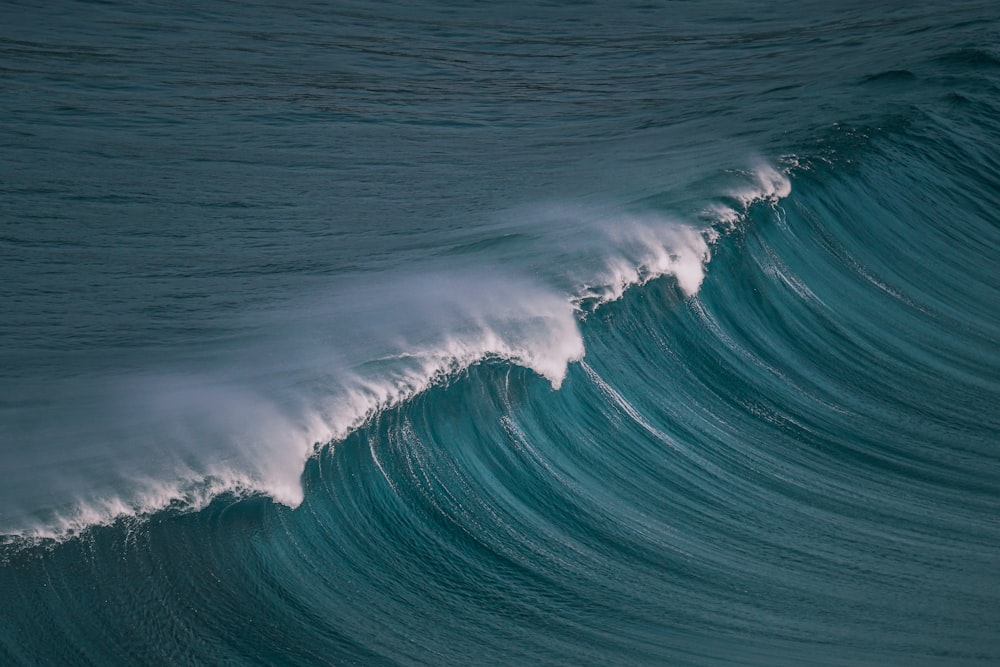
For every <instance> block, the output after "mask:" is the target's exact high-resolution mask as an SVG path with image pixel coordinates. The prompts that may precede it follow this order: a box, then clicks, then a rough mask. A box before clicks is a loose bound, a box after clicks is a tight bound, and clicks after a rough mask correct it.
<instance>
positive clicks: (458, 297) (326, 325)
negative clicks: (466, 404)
mask: <svg viewBox="0 0 1000 667" xmlns="http://www.w3.org/2000/svg"><path fill="white" fill-rule="evenodd" d="M741 179H742V180H743V181H744V184H743V185H741V186H739V187H737V188H734V189H732V190H731V191H730V192H728V193H725V194H724V195H723V197H722V198H721V199H720V201H719V202H718V203H715V204H713V205H711V206H710V207H709V208H708V209H706V211H707V213H706V220H707V223H708V224H694V223H690V222H681V221H678V220H676V219H674V218H671V217H668V216H663V215H660V214H654V213H649V212H647V213H625V212H622V213H618V214H610V215H609V214H607V213H606V212H599V213H596V214H595V213H594V212H589V213H588V212H586V211H581V210H579V209H574V208H568V209H565V210H562V211H561V212H560V214H561V215H564V216H570V217H574V216H575V218H576V219H579V220H580V221H581V222H580V224H581V225H583V227H584V228H585V229H586V230H588V231H587V235H586V236H585V238H583V239H582V240H579V239H578V240H577V242H576V245H575V246H574V248H575V250H573V251H572V252H570V253H569V254H568V255H564V256H563V257H562V259H564V260H565V259H567V258H568V259H571V260H572V261H571V262H570V263H569V265H568V266H565V267H564V266H563V265H562V264H559V265H558V266H560V267H561V270H562V271H563V272H564V273H565V274H566V276H567V277H568V278H569V282H568V285H571V286H572V287H571V288H570V289H569V290H568V291H563V290H561V289H558V288H554V287H552V286H550V285H547V284H546V282H545V281H544V280H535V279H526V278H523V277H516V276H512V275H508V274H502V273H498V272H495V271H487V270H483V269H475V270H473V269H469V268H464V269H458V270H453V271H430V272H424V273H417V274H413V275H407V276H397V277H395V278H392V277H383V278H382V279H381V280H380V281H373V282H369V283H366V284H361V285H354V286H347V287H345V288H341V289H340V290H339V291H337V292H335V293H334V294H333V295H332V296H330V297H322V296H316V295H313V296H312V297H309V298H308V299H303V300H302V301H301V302H299V303H296V304H294V306H293V308H292V309H289V310H287V311H284V312H278V313H276V314H274V322H273V323H272V324H271V325H269V326H272V327H273V328H275V329H282V330H287V329H288V327H289V323H294V324H296V325H297V327H296V328H297V329H302V330H305V331H308V333H307V334H303V333H293V334H285V333H282V334H280V335H277V336H275V337H273V338H270V339H268V340H266V341H264V342H263V343H261V344H260V345H258V346H257V347H255V348H253V349H251V350H249V351H247V352H245V353H244V356H239V355H237V356H236V357H235V358H234V359H232V360H230V362H229V367H228V368H222V370H220V371H216V372H215V374H214V375H204V374H198V373H188V374H160V375H156V374H147V375H144V376H141V377H138V378H133V379H131V380H128V381H126V382H124V383H123V384H122V388H121V392H122V393H123V394H125V395H127V396H128V397H129V398H128V399H127V400H126V401H124V403H123V405H120V406H118V410H119V414H120V413H121V412H127V413H128V414H133V415H134V414H144V415H147V416H148V424H147V423H141V422H139V423H135V422H129V423H130V425H131V429H132V430H129V428H125V429H124V432H122V433H116V436H117V437H121V438H125V439H133V440H134V442H135V443H136V444H137V446H139V447H144V448H147V449H148V450H149V451H159V452H167V453H168V455H167V456H165V457H164V460H165V461H166V463H161V464H160V466H161V467H160V469H158V470H156V469H145V470H146V471H145V472H143V470H144V468H143V466H142V465H139V466H138V470H131V469H128V467H127V466H126V465H125V464H124V463H123V464H121V466H120V467H119V469H118V470H117V471H116V472H117V474H119V476H120V477H121V478H123V479H127V480H128V487H129V490H127V491H124V492H122V493H118V494H106V495H103V496H89V497H78V498H76V499H75V500H73V501H71V502H64V503H62V504H61V505H60V507H59V508H58V509H55V510H49V511H48V512H46V513H45V514H44V515H39V514H36V515H35V518H34V519H31V520H29V521H28V522H27V525H25V526H21V527H16V528H14V529H6V539H7V540H8V541H10V540H12V539H46V540H47V539H64V538H68V537H72V536H74V535H77V534H79V533H80V532H81V531H83V530H85V529H86V528H87V527H88V526H92V525H107V524H110V523H113V522H114V521H116V520H118V519H121V518H124V517H144V516H148V515H150V514H153V513H155V512H158V511H162V510H165V509H168V508H171V509H177V510H183V511H189V510H192V511H193V510H198V509H200V508H202V507H204V506H205V505H206V504H207V502H209V501H210V500H211V499H212V498H213V497H215V496H218V495H220V494H223V493H233V494H236V495H238V496H246V495H249V494H256V493H262V494H266V495H268V496H270V497H271V498H272V499H274V500H275V501H276V502H279V503H281V504H284V505H287V506H289V507H296V506H298V505H299V504H300V503H301V502H302V500H303V493H304V491H303V488H302V483H301V479H300V478H301V474H302V470H303V466H304V465H305V463H306V461H307V460H308V458H309V457H310V456H312V455H314V454H315V453H316V452H317V451H319V450H320V449H322V448H324V447H326V446H329V445H332V444H336V443H337V442H339V441H341V440H343V439H344V438H346V437H347V436H348V435H349V434H350V433H351V432H353V431H354V430H355V429H357V428H359V427H360V426H362V425H363V424H365V423H366V422H367V421H369V420H371V419H372V418H373V417H375V416H376V415H378V414H379V413H381V412H383V411H385V410H387V409H391V408H392V407H394V406H397V405H399V404H401V403H404V402H405V401H408V400H410V399H412V398H413V397H414V396H416V395H418V394H420V393H422V392H424V391H426V390H428V389H429V388H431V387H434V386H436V385H440V384H444V383H447V382H449V381H450V380H451V379H452V378H454V377H456V376H458V375H460V374H461V373H462V372H464V371H465V370H466V369H468V368H469V367H471V366H473V365H475V364H477V363H480V362H482V361H484V360H488V359H497V360H501V361H504V362H507V363H511V364H515V365H519V366H523V367H525V368H528V369H530V370H532V371H534V372H535V373H537V374H538V375H539V376H541V377H543V378H545V379H546V380H547V381H548V382H549V384H550V385H551V386H552V388H553V389H554V390H558V389H559V388H560V387H561V385H562V383H563V381H564V379H565V377H566V373H567V369H568V366H569V364H571V363H574V362H577V361H580V360H582V359H583V357H584V355H585V352H586V351H585V348H584V341H583V337H582V335H581V332H580V328H579V322H580V320H581V319H583V318H586V316H587V315H588V313H591V312H593V311H594V310H596V309H597V308H599V307H600V306H601V305H602V304H606V303H608V302H611V301H615V300H617V299H619V298H621V296H622V295H623V294H624V293H625V292H626V291H627V290H628V289H630V288H632V287H634V286H638V285H643V284H645V283H648V282H649V281H651V280H654V279H657V278H660V277H663V276H671V277H672V278H673V279H674V280H675V281H676V284H677V287H678V289H679V290H680V292H681V293H682V294H683V295H684V296H685V297H687V298H693V297H695V296H696V295H697V294H698V292H699V290H700V288H701V285H702V283H703V282H704V279H705V275H706V267H707V265H708V263H709V262H710V261H711V256H712V248H713V246H714V245H715V244H716V243H717V242H718V240H719V239H720V238H721V237H722V236H723V235H724V234H726V233H728V232H730V231H732V230H733V229H735V228H736V225H737V221H739V220H740V219H743V218H744V217H745V216H746V214H747V212H748V211H749V209H750V207H752V206H754V205H755V204H757V203H768V204H771V205H774V204H776V203H777V202H778V201H779V200H780V199H781V198H783V197H786V196H788V194H789V193H790V191H791V183H790V181H789V179H788V177H787V175H786V174H785V173H783V172H781V171H779V170H777V169H774V168H772V167H770V166H766V165H764V166H760V167H758V168H757V169H755V170H751V171H748V172H742V174H741ZM303 313H306V315H303ZM345 322H348V323H349V324H346V325H345ZM345 331H349V332H350V333H349V335H346V337H345V333H344V332H345ZM248 354H249V355H253V356H252V358H251V357H249V356H246V355H248ZM247 368H251V369H253V372H252V373H249V372H248V371H247V370H246V369H247ZM293 381H294V382H293ZM290 382H293V384H291V385H290V384H289V383H290ZM110 418H112V419H113V418H114V415H113V414H112V415H110ZM151 425H152V426H154V427H155V428H152V429H151V428H150V426H151ZM148 431H152V433H149V432H148ZM206 443H209V444H210V446H211V447H213V448H214V450H212V451H214V452H215V454H216V458H214V459H213V458H212V455H211V452H210V453H209V454H205V447H206ZM139 463H140V464H141V463H142V462H141V461H140V462H139ZM168 480H172V481H168Z"/></svg>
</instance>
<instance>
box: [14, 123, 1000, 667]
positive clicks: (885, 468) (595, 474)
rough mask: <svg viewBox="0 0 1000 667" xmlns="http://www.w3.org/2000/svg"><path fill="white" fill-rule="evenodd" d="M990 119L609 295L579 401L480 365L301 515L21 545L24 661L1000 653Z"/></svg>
mask: <svg viewBox="0 0 1000 667" xmlns="http://www.w3.org/2000/svg"><path fill="white" fill-rule="evenodd" d="M961 121H962V117H961V116H958V117H952V118H940V117H936V116H932V115H924V116H916V117H911V118H910V119H909V120H907V121H906V122H903V123H899V124H897V125H895V126H892V127H888V128H886V129H882V130H878V129H875V128H870V127H864V126H857V127H853V128H850V129H849V130H848V129H847V128H842V129H839V130H835V131H834V132H833V133H832V134H831V136H830V137H829V138H828V139H827V140H826V141H827V143H826V146H827V148H828V149H829V150H828V151H827V152H826V153H823V152H819V153H817V156H813V157H812V158H807V157H800V158H799V159H798V161H797V166H796V167H795V168H794V169H793V170H792V172H791V181H792V183H793V184H794V190H793V191H792V192H791V193H789V194H788V196H786V197H784V198H777V197H760V196H758V197H756V198H752V199H748V200H747V206H746V209H745V210H744V211H743V215H742V216H741V217H739V218H735V219H733V220H732V221H731V222H732V226H731V228H724V229H723V231H726V233H723V234H720V235H719V237H718V238H717V239H715V240H714V241H713V245H712V246H711V250H712V256H713V260H712V264H711V272H710V273H709V274H708V275H707V276H705V278H704V280H703V282H701V283H700V284H699V290H698V291H697V294H692V293H689V291H688V290H685V289H684V287H683V285H682V284H681V283H680V281H678V279H677V278H676V277H675V276H673V275H671V274H670V273H669V272H665V273H664V275H661V276H660V277H658V278H657V277H655V276H650V277H649V279H646V280H643V279H642V278H638V277H637V278H636V279H635V280H634V281H633V282H635V283H642V286H641V287H639V288H636V289H626V290H621V291H620V292H619V291H618V290H617V289H609V290H607V291H606V292H604V291H601V292H599V293H600V294H601V295H604V294H607V295H609V296H608V297H607V298H604V297H603V296H602V297H601V306H600V307H599V308H596V309H593V310H592V312H590V311H586V312H588V314H587V315H586V316H585V317H580V318H579V319H577V320H576V324H575V326H578V327H579V332H580V336H581V340H582V341H583V342H584V344H585V347H586V351H587V355H586V359H585V360H583V361H581V362H580V363H569V364H567V365H566V367H565V373H564V375H563V376H562V377H561V378H560V380H561V384H560V390H559V391H553V386H552V385H553V383H552V381H551V378H547V377H546V376H545V375H544V374H539V373H536V372H535V371H533V370H531V369H530V368H528V366H529V364H527V363H523V362H522V363H520V364H518V363H513V364H512V363H511V361H512V360H513V361H517V359H516V358H515V357H514V355H506V356H505V355H496V354H486V355H472V356H471V357H469V362H468V363H464V364H460V365H457V366H456V367H454V368H448V370H447V372H446V373H444V374H443V375H442V376H440V378H439V380H437V381H435V382H433V383H430V384H429V385H428V386H427V387H426V388H422V389H421V390H420V391H414V392H413V393H412V394H407V395H405V397H404V398H402V399H401V400H397V401H393V402H391V403H386V404H385V405H382V406H381V407H380V408H379V409H376V410H373V411H372V412H371V413H370V414H367V415H366V416H365V418H364V419H363V420H361V421H360V423H358V424H357V425H356V426H355V427H353V428H352V429H351V430H350V431H349V432H348V433H346V434H345V436H344V437H343V439H342V440H340V441H339V442H337V443H336V445H335V446H332V447H324V448H321V449H320V450H319V451H317V452H315V453H314V454H313V455H312V456H311V457H310V458H309V459H308V460H307V462H306V464H305V470H304V472H303V473H302V478H301V479H302V484H303V487H304V488H303V497H302V502H301V504H299V505H297V506H296V507H294V508H293V507H290V506H286V505H281V504H278V503H275V502H274V501H273V500H271V499H269V498H268V497H265V496H255V497H251V498H243V499H240V498H237V497H234V496H231V495H226V494H223V495H222V496H216V497H215V498H214V500H212V501H211V502H208V504H207V506H206V507H205V508H204V509H203V511H201V512H197V513H190V512H182V511H180V509H181V508H177V509H176V510H171V511H167V512H159V513H153V514H151V515H149V516H147V517H145V518H143V519H141V520H140V519H137V518H134V517H133V518H119V519H117V521H116V523H114V525H110V526H105V527H95V528H92V529H90V530H89V531H87V532H86V534H85V535H83V536H82V537H79V538H77V539H74V540H69V541H66V542H63V543H61V544H59V545H53V546H51V548H50V549H48V550H46V551H42V550H39V549H29V550H24V549H8V550H7V551H6V552H5V559H6V564H5V567H4V568H3V569H2V570H0V585H2V588H3V589H4V590H6V591H10V598H11V599H12V600H13V601H15V604H12V605H8V606H7V608H6V609H7V610H6V611H5V612H3V613H4V617H5V620H6V623H5V624H4V628H5V629H4V631H3V635H2V641H0V646H2V647H3V649H2V650H3V652H4V655H5V657H6V658H8V659H9V661H10V662H22V663H31V662H45V661H49V662H59V661H75V662H82V661H92V662H104V663H107V662H122V663H124V662H133V663H134V662H149V663H152V662H156V661H158V660H159V661H162V660H163V659H164V657H166V659H167V660H172V659H176V660H177V661H183V660H184V656H186V655H188V656H189V655H191V652H195V653H199V654H210V655H213V656H216V657H217V658H218V660H219V661H220V662H222V661H233V662H240V663H269V662H282V663H284V664H310V663H315V662H317V661H324V662H332V663H341V664H349V663H352V662H357V663H364V664H426V663H433V664H469V663H477V664H484V663H501V664H512V663H513V664H517V663H522V662H538V663H549V664H569V663H572V664H594V665H598V664H636V663H644V664H654V663H665V662H674V663H682V664H718V663H719V662H720V661H742V662H748V663H759V664H772V665H773V664H795V663H797V662H802V661H809V662H812V663H822V664H856V663H866V664H872V663H897V664H898V663H901V662H907V663H911V664H914V663H915V664H921V663H923V664H942V663H948V664H975V663H978V662H987V663H988V662H991V661H994V660H996V659H997V658H998V657H1000V654H998V647H997V644H996V640H995V630H994V629H995V627H996V623H997V622H998V621H1000V618H998V610H1000V600H998V597H997V594H996V592H995V591H997V590H1000V575H998V572H1000V568H998V567H997V566H998V562H997V555H996V549H995V546H996V544H997V543H1000V524H998V522H997V520H996V517H997V516H1000V494H998V491H997V490H998V489H1000V456H998V453H997V451H996V443H997V442H998V440H1000V423H998V421H997V414H996V410H995V406H996V405H998V404H1000V383H998V381H997V378H998V377H1000V372H998V371H1000V368H998V365H1000V359H998V356H997V354H996V350H997V345H996V343H997V341H998V338H1000V336H998V333H1000V321H998V319H997V313H996V309H995V307H993V304H995V303H997V302H998V301H997V298H998V296H1000V294H998V292H1000V284H998V281H997V276H996V272H995V271H993V267H994V265H995V262H994V259H993V258H994V257H995V253H996V251H997V250H998V249H1000V226H998V225H997V224H996V220H997V214H996V211H998V210H1000V200H998V196H997V190H996V189H995V188H994V187H993V184H994V183H995V182H996V179H997V177H998V172H997V168H996V164H995V162H994V161H993V160H992V158H991V157H990V156H989V154H988V152H985V151H983V149H982V147H981V146H982V137H980V138H979V140H976V139H975V138H974V137H971V136H966V135H965V134H964V133H963V132H958V131H955V130H956V129H957V128H956V125H957V126H958V128H961V127H962V122H961ZM966 127H967V126H966ZM977 127H979V129H980V130H981V131H984V132H986V134H985V136H986V137H996V136H997V134H998V133H997V127H996V126H995V122H994V121H991V120H989V118H979V119H977ZM845 134H849V136H847V137H846V138H845ZM859 137H860V138H861V139H862V140H863V142H864V151H863V153H861V154H859V153H857V152H854V151H852V150H850V148H849V147H850V146H852V145H853V144H854V142H856V141H858V139H859ZM638 264H641V263H638ZM638 264H636V263H633V266H636V265H638ZM650 265H651V266H655V264H653V263H650ZM608 275H615V274H614V273H613V272H612V273H609V274H608ZM633 275H635V276H642V275H644V274H643V273H642V272H641V271H636V272H635V273H634V274H633ZM607 284H608V285H611V286H614V285H615V284H616V283H615V282H614V281H608V282H607ZM629 284H631V283H629ZM581 303H582V302H581ZM581 312H582V311H581ZM190 563H199V567H195V568H192V567H190ZM22 609H31V610H34V612H33V613H34V615H21V614H20V613H19V612H18V611H17V610H22ZM82 610H87V612H86V613H83V612H82ZM142 610H146V612H144V613H141V612H142ZM150 610H151V611H150ZM123 619H128V622H123ZM817 646H822V647H823V655H822V656H821V657H819V658H818V657H817V655H816V647H817Z"/></svg>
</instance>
